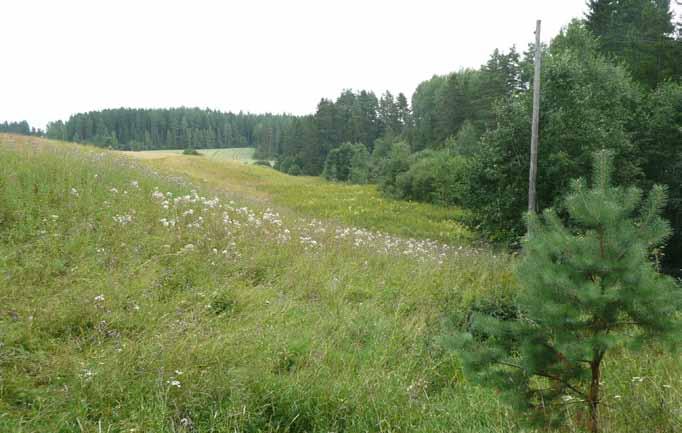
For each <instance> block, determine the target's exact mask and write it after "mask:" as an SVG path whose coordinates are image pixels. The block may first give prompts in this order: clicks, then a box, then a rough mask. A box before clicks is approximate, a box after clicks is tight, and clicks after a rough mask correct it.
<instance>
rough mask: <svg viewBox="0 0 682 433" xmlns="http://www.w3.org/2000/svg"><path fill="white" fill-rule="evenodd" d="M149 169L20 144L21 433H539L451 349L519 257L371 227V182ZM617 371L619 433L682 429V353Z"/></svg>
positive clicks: (10, 417) (12, 169)
mask: <svg viewBox="0 0 682 433" xmlns="http://www.w3.org/2000/svg"><path fill="white" fill-rule="evenodd" d="M190 161H193V160H191V159H190ZM149 164H150V163H149V162H138V161H135V160H132V159H129V158H123V157H121V156H119V155H117V154H115V153H113V152H104V151H99V150H95V149H92V148H86V147H80V146H75V145H70V144H66V143H57V142H49V141H47V140H40V139H35V138H26V137H16V136H8V135H0V203H1V205H2V206H0V270H1V272H2V274H1V275H0V432H5V431H7V432H19V433H23V432H48V431H49V432H52V431H55V432H57V431H61V432H73V431H77V432H81V431H83V432H97V431H102V432H273V431H280V432H331V431H335V432H341V431H343V432H367V431H370V432H375V431H376V432H519V431H528V430H523V429H522V428H521V427H520V426H519V425H517V424H516V421H515V419H514V417H512V416H511V414H510V413H509V412H508V410H507V409H506V408H505V406H503V405H502V404H501V403H500V402H499V401H498V399H497V397H496V394H495V393H494V392H492V391H490V390H486V389H481V388H478V387H476V386H473V385H471V384H469V383H467V382H466V381H465V380H463V379H462V373H461V371H460V367H459V363H458V360H457V357H456V356H455V355H453V354H452V353H450V352H448V351H446V350H443V348H442V347H441V346H440V345H439V344H438V341H439V339H438V336H439V335H441V334H442V333H443V325H442V323H445V322H448V323H451V324H453V325H454V326H466V318H467V315H468V314H470V313H471V312H472V311H481V310H484V311H496V310H498V309H503V308H506V307H508V305H509V303H510V301H511V299H512V298H513V296H514V293H515V291H516V290H517V289H516V287H515V282H514V278H513V274H512V268H513V264H514V260H513V259H512V258H510V257H508V256H506V255H499V254H494V253H492V252H490V251H488V250H486V249H482V248H480V247H476V248H475V247H473V246H471V244H470V241H469V240H468V239H469V237H470V234H468V232H466V230H464V229H463V228H458V230H460V231H462V233H460V234H457V235H455V236H453V237H452V238H451V239H450V241H449V242H447V243H444V242H442V241H443V240H447V239H448V236H445V235H444V236H443V237H442V238H441V241H440V242H438V241H426V240H424V238H426V237H429V236H417V235H418V234H428V233H432V234H437V233H439V232H440V230H444V229H441V228H428V227H431V226H424V227H427V228H424V227H422V226H421V224H423V223H422V222H421V221H419V220H418V219H419V215H420V214H419V212H425V215H426V216H427V217H428V216H430V215H432V214H431V213H430V212H432V211H433V212H436V211H435V210H429V209H428V208H419V207H414V208H413V207H411V206H412V204H404V206H406V207H405V208H404V209H403V211H404V212H406V213H408V215H409V219H408V220H407V221H405V222H403V223H402V224H403V226H402V228H400V229H397V230H396V231H395V232H391V231H390V230H388V229H385V227H383V226H384V225H388V224H389V221H390V219H389V217H378V216H375V218H377V221H374V222H372V221H373V220H372V219H371V218H369V220H370V222H369V223H367V222H366V221H367V218H365V219H363V218H360V217H357V219H354V218H356V217H355V216H354V213H353V206H358V207H364V208H366V209H367V210H366V211H364V213H365V215H368V214H370V215H371V213H372V211H371V208H372V206H373V205H372V204H371V203H372V202H371V201H368V200H369V198H370V197H377V196H375V195H373V194H376V193H375V192H373V191H372V190H371V188H365V189H363V188H364V187H359V188H355V187H349V186H345V185H329V184H326V183H323V182H322V181H319V180H314V179H307V178H300V179H299V178H295V179H290V178H284V177H281V176H283V175H280V174H278V173H275V172H271V171H267V169H261V168H258V167H253V169H254V170H256V169H258V170H256V171H248V170H247V171H233V172H230V173H231V174H229V175H222V174H221V173H222V171H221V169H222V170H223V171H229V167H230V166H229V165H223V164H222V163H220V164H218V163H214V162H210V161H205V164H206V165H204V166H201V165H198V164H199V163H194V162H191V163H189V162H185V161H184V160H182V159H179V157H175V158H164V159H163V160H158V161H154V162H152V163H151V164H152V166H153V168H150V166H149ZM157 164H158V165H157ZM195 164H196V165H195ZM202 167H203V168H202ZM176 170H180V171H185V172H187V173H188V174H189V175H190V178H194V179H196V181H191V182H190V181H188V180H187V178H185V177H178V176H176V175H175V174H173V173H174V172H175V171H176ZM261 170H263V171H261ZM203 179H205V180H206V181H205V182H204V181H202V180H203ZM363 191H364V192H363ZM252 193H253V195H251V194H252ZM327 193H329V194H330V196H329V197H328V198H329V200H330V201H334V200H337V199H338V197H336V195H339V197H342V198H344V199H346V200H347V202H345V203H344V202H343V201H342V200H340V199H339V202H338V203H335V204H330V205H327V204H325V203H321V201H322V198H323V197H324V194H327ZM355 194H357V195H358V199H357V201H356V202H354V203H353V204H351V203H349V202H352V200H350V199H351V198H352V197H353V196H354V195H355ZM363 194H367V195H363ZM309 195H310V197H312V198H311V199H310V200H312V202H310V203H306V202H305V200H306V198H307V197H309ZM240 197H241V199H240ZM249 197H250V198H249ZM318 200H319V201H320V202H318ZM301 201H303V204H301V203H300V202H301ZM315 203H317V204H315ZM339 203H344V204H343V205H342V204H339ZM395 206H403V205H401V204H395ZM349 207H350V210H346V209H348V208H349ZM382 212H384V211H382ZM395 212H396V213H398V212H399V211H398V210H396V211H395ZM410 212H413V213H410ZM379 214H381V212H376V215H379ZM386 215H392V213H391V212H386ZM354 221H359V222H364V223H365V224H364V225H358V226H355V225H352V223H353V222H354ZM446 221H449V220H446ZM452 224H456V223H452ZM375 226H376V227H375ZM455 227H459V226H455ZM368 228H375V229H376V228H380V229H381V232H378V231H376V230H369V229H368ZM410 230H411V233H414V234H415V236H414V238H408V237H406V236H396V235H395V233H400V234H405V233H410ZM431 238H435V236H433V237H431ZM446 319H447V320H446ZM453 325H451V326H453ZM605 369H606V372H605V373H606V375H605V377H604V383H605V385H604V386H605V394H606V395H608V396H609V399H608V401H607V402H606V403H607V404H606V405H605V409H604V417H605V425H606V431H609V432H641V431H658V432H673V431H679V429H680V423H681V422H682V366H680V363H679V359H677V358H676V357H675V356H674V355H661V354H659V352H658V351H656V350H655V348H652V350H647V351H644V352H642V353H640V354H638V355H636V356H635V355H631V354H630V353H628V352H626V351H621V352H620V353H618V354H617V355H616V356H615V357H613V358H610V359H609V360H608V361H607V363H606V366H605ZM633 377H639V378H641V380H640V379H635V380H633ZM615 396H617V397H615ZM569 410H570V409H569ZM566 431H577V430H576V429H575V428H573V427H572V426H569V427H568V428H567V429H566Z"/></svg>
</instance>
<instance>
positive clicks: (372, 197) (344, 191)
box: [133, 153, 474, 244]
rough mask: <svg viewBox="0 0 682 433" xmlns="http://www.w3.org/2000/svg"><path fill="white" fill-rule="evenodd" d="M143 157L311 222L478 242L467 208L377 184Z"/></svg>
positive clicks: (163, 168)
mask: <svg viewBox="0 0 682 433" xmlns="http://www.w3.org/2000/svg"><path fill="white" fill-rule="evenodd" d="M133 156H139V155H138V153H135V154H133ZM142 159H145V160H146V162H147V163H148V165H149V166H151V167H153V168H155V169H157V170H160V171H164V172H166V173H175V174H178V175H183V176H184V175H186V176H190V177H191V178H193V179H194V180H195V181H196V182H197V183H200V184H204V185H206V186H209V187H212V188H219V189H221V190H223V191H225V192H228V193H230V194H231V195H233V196H235V197H237V198H240V199H245V200H257V201H259V202H261V203H270V204H273V205H276V206H280V207H282V208H284V209H288V210H291V211H293V212H295V213H296V214H297V215H301V216H305V217H309V218H318V219H325V220H330V219H331V220H334V221H337V222H340V223H343V224H347V225H352V226H354V227H362V228H367V229H372V230H380V231H382V232H386V233H391V234H396V235H401V236H408V237H416V238H422V239H433V240H439V241H443V242H448V243H456V244H458V243H461V242H466V243H468V241H470V240H471V239H473V238H474V236H473V234H472V233H471V232H470V231H469V230H468V229H467V228H466V227H465V226H464V225H463V224H462V223H461V221H462V220H463V219H465V212H463V211H462V210H460V209H456V208H445V207H439V206H434V205H431V204H426V203H416V202H406V201H401V200H391V199H387V198H386V197H384V196H382V195H381V194H380V192H379V191H378V190H377V188H376V186H375V185H347V184H341V183H338V182H329V181H327V180H324V179H322V178H319V177H309V176H289V175H286V174H283V173H280V172H278V171H276V170H273V169H269V168H266V167H261V166H253V165H244V164H239V163H235V162H234V161H226V160H222V161H208V160H205V159H201V158H192V157H187V156H183V155H164V156H163V157H161V158H154V159H152V160H147V159H146V158H144V156H142Z"/></svg>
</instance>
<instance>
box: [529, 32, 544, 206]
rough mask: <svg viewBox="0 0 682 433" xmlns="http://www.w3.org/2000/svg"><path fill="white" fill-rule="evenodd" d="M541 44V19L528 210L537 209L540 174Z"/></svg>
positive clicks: (536, 37) (536, 42) (534, 98)
mask: <svg viewBox="0 0 682 433" xmlns="http://www.w3.org/2000/svg"><path fill="white" fill-rule="evenodd" d="M541 57H542V47H541V46H540V20H538V21H537V23H536V24H535V75H534V78H533V126H532V129H531V138H530V173H529V176H528V212H536V211H537V197H536V192H535V184H536V178H537V175H538V134H539V131H538V130H539V127H540V65H541V62H542V59H541Z"/></svg>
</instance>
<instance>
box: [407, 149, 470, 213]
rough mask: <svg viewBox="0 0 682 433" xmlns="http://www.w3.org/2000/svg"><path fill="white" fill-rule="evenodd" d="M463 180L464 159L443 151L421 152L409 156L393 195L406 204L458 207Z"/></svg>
mask: <svg viewBox="0 0 682 433" xmlns="http://www.w3.org/2000/svg"><path fill="white" fill-rule="evenodd" d="M466 176H467V160H466V158H464V157H462V156H459V155H451V154H449V153H447V152H445V151H431V150H426V151H422V152H419V153H416V154H414V155H412V156H411V157H410V164H409V169H408V170H407V171H406V172H404V173H400V174H399V175H398V176H397V177H396V181H395V185H396V194H398V195H399V196H400V197H401V198H404V199H408V200H415V201H425V202H429V203H435V204H440V205H459V204H461V202H462V193H463V187H464V185H465V182H466Z"/></svg>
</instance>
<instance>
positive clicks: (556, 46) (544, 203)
mask: <svg viewBox="0 0 682 433" xmlns="http://www.w3.org/2000/svg"><path fill="white" fill-rule="evenodd" d="M568 41H571V42H570V43H569V42H568ZM591 44H593V37H592V36H591V35H590V33H589V32H588V31H587V30H586V29H585V28H584V27H583V26H582V25H581V24H579V23H577V22H574V23H572V24H571V25H570V26H569V27H568V28H567V29H565V30H564V31H563V32H562V33H561V34H560V35H559V36H558V37H557V38H556V39H555V41H554V42H553V44H552V46H551V48H550V49H549V51H548V52H547V53H546V55H545V57H544V60H543V69H542V80H543V82H542V92H543V93H542V101H541V106H542V109H541V117H540V136H541V146H540V150H539V155H538V179H537V191H538V203H539V206H540V208H541V209H542V208H546V207H550V206H555V205H557V201H556V200H557V198H558V197H560V196H561V194H562V193H563V192H565V191H567V190H568V183H569V179H571V178H572V177H574V176H589V174H590V167H591V158H590V155H591V152H592V151H594V150H597V149H598V148H600V147H606V148H610V149H613V150H614V152H615V158H616V164H617V166H618V168H619V169H618V171H617V172H616V173H615V178H616V180H617V181H618V182H619V183H625V184H632V183H634V182H638V181H641V179H642V174H643V173H642V170H641V168H640V158H639V156H638V154H637V148H636V146H634V145H633V143H632V141H631V138H630V133H629V128H630V127H631V126H632V125H633V124H634V123H635V121H636V120H637V118H638V117H637V113H638V109H637V107H638V105H639V104H640V103H641V97H642V96H641V93H640V91H639V89H638V86H637V85H636V84H635V83H633V81H632V79H631V78H630V77H629V75H628V73H627V72H626V71H625V69H624V68H622V67H620V66H617V65H613V64H611V63H609V62H608V61H607V60H606V59H604V57H603V56H601V55H599V54H598V53H596V52H595V51H590V50H586V49H585V47H589V46H590V45H591ZM531 108H532V92H525V93H522V94H520V95H519V97H517V98H514V99H510V100H507V101H506V102H505V103H502V104H500V105H499V106H498V107H497V126H496V127H495V128H494V129H492V130H490V131H488V132H487V133H486V134H485V135H484V137H483V140H482V144H481V148H480V152H479V153H478V154H477V155H476V156H475V157H474V160H473V162H472V170H471V177H470V179H469V180H470V181H469V183H468V184H467V188H466V194H465V201H464V204H465V206H466V207H468V208H470V209H472V210H473V211H474V214H475V217H476V220H477V221H478V222H479V223H482V228H483V230H484V231H485V232H486V233H487V234H488V235H489V236H491V237H493V238H497V239H506V240H510V239H515V238H517V237H518V236H520V235H522V234H523V232H524V226H523V223H522V218H521V215H522V213H523V212H524V210H525V209H526V207H527V193H528V160H529V158H528V146H529V143H530V130H531V128H530V119H531Z"/></svg>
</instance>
